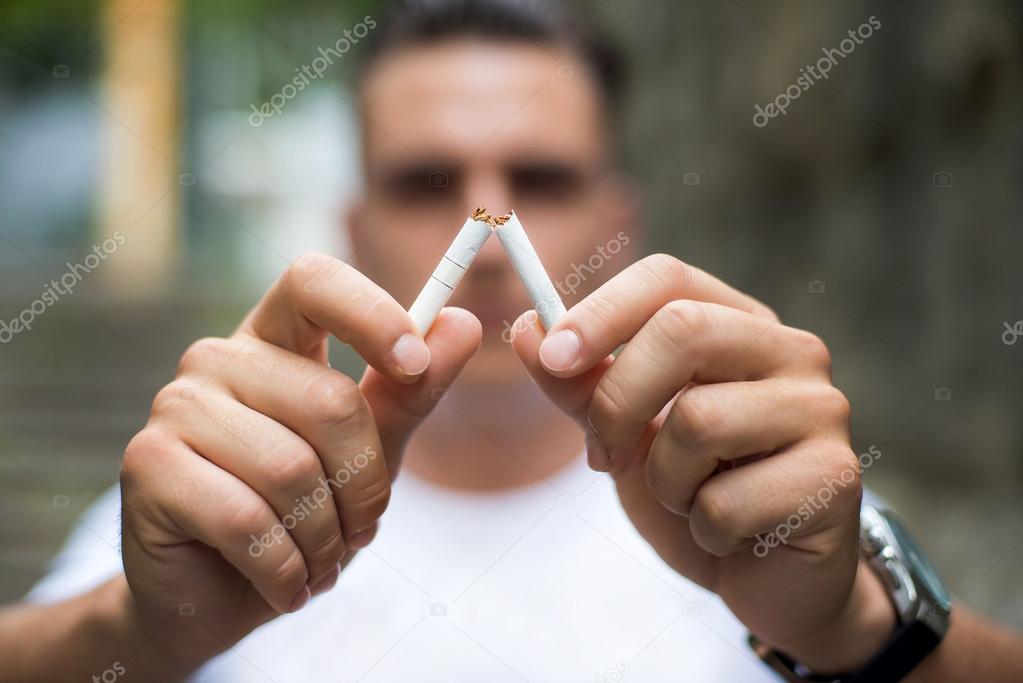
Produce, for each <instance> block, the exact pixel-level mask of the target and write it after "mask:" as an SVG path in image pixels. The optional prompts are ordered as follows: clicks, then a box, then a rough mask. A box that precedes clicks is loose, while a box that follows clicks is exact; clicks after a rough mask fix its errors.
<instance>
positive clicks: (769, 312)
mask: <svg viewBox="0 0 1023 683" xmlns="http://www.w3.org/2000/svg"><path fill="white" fill-rule="evenodd" d="M752 313H753V315H755V316H757V317H758V318H764V319H766V320H770V321H771V322H773V323H780V322H781V317H780V316H779V315H778V314H777V313H776V312H775V310H774V309H773V308H771V307H770V306H768V305H767V304H764V303H761V302H759V301H758V302H756V304H755V305H754V306H753V311H752Z"/></svg>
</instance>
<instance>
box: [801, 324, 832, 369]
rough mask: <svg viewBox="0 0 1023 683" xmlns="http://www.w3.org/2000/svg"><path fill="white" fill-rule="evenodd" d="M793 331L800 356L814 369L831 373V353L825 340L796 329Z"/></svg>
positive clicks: (811, 333)
mask: <svg viewBox="0 0 1023 683" xmlns="http://www.w3.org/2000/svg"><path fill="white" fill-rule="evenodd" d="M792 329H793V331H794V333H795V337H796V344H797V345H798V348H799V355H800V356H801V357H802V358H804V359H805V360H806V362H807V363H809V364H810V365H812V366H813V367H815V368H821V369H823V370H825V371H829V372H830V370H831V352H830V351H828V345H827V344H825V343H824V340H823V339H821V338H820V337H818V336H817V335H816V334H814V333H813V332H807V331H806V330H800V329H796V328H792Z"/></svg>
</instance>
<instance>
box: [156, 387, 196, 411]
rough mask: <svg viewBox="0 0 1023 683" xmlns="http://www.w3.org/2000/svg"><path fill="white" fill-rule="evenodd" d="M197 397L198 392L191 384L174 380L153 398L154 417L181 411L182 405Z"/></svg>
mask: <svg viewBox="0 0 1023 683" xmlns="http://www.w3.org/2000/svg"><path fill="white" fill-rule="evenodd" d="M195 396H196V390H195V388H194V387H193V386H192V384H191V383H189V382H185V381H182V380H179V379H178V380H174V381H173V382H171V383H170V384H168V385H166V386H164V387H163V388H162V389H160V390H159V391H158V392H156V396H154V397H153V407H152V411H151V414H152V415H167V414H168V413H171V412H173V411H176V410H180V409H181V403H182V402H183V401H188V400H191V399H193V398H195Z"/></svg>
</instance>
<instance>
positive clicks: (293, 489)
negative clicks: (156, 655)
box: [121, 254, 481, 665]
mask: <svg viewBox="0 0 1023 683" xmlns="http://www.w3.org/2000/svg"><path fill="white" fill-rule="evenodd" d="M328 334H332V335H334V336H336V337H337V338H339V339H340V340H342V341H343V342H345V343H348V344H350V345H351V346H352V347H353V348H354V349H355V351H356V352H358V353H359V355H361V356H362V357H363V358H364V359H365V360H366V361H367V363H368V364H369V366H370V367H369V368H368V369H367V371H366V373H365V375H364V376H363V378H362V380H361V382H359V383H356V382H355V381H354V380H352V379H350V378H348V377H346V376H345V375H343V374H341V373H339V372H337V371H335V370H332V369H331V368H330V367H329V366H328V364H327V336H328ZM480 338H481V331H480V324H479V321H478V320H476V318H475V317H473V316H472V315H471V314H469V313H468V312H466V311H463V310H460V309H446V310H445V311H444V312H443V313H442V315H441V316H440V317H439V318H438V320H437V322H436V324H435V325H434V327H433V329H432V331H431V333H430V335H429V339H427V340H426V343H424V342H423V340H422V339H421V338H420V337H419V336H418V332H417V330H416V328H415V326H414V324H413V322H412V320H411V319H410V318H409V316H408V315H407V314H406V312H405V311H404V310H403V309H402V307H401V306H400V305H399V304H398V303H397V302H396V301H395V300H394V299H392V298H391V297H390V296H389V295H388V294H387V293H386V292H385V291H384V290H382V289H381V288H380V287H378V286H377V285H375V284H374V283H372V282H371V281H370V280H368V279H367V278H365V277H364V276H363V275H361V274H360V273H359V272H357V271H356V270H354V269H353V268H351V267H350V266H348V265H346V264H344V263H342V262H340V261H337V260H334V259H332V258H329V257H327V256H322V255H317V254H311V255H307V256H304V257H302V258H300V259H298V260H297V261H296V262H295V263H294V264H293V265H292V266H291V267H290V268H289V269H288V270H287V272H286V273H285V274H284V275H283V276H282V277H281V278H280V280H278V282H277V283H276V284H275V285H274V286H273V287H272V288H271V289H270V291H269V292H268V293H267V294H266V296H265V297H264V299H263V300H262V302H261V303H260V304H259V305H258V306H257V307H256V308H255V309H254V310H253V311H252V313H250V314H249V316H248V317H247V318H246V320H245V321H244V322H243V323H242V325H241V327H240V328H239V329H238V330H237V332H236V333H235V334H234V335H232V336H231V337H230V338H229V339H205V340H202V341H199V342H197V343H195V344H194V345H193V346H192V347H191V348H189V350H188V351H187V352H186V353H185V355H184V357H183V358H182V360H181V365H180V369H179V372H178V376H177V378H176V379H175V380H174V381H173V382H172V383H171V384H169V385H168V386H167V387H165V388H164V389H163V390H162V391H160V393H159V394H158V395H157V397H156V400H155V401H154V403H153V410H152V414H151V417H150V420H149V422H148V424H147V425H146V427H145V429H144V430H143V431H142V432H140V433H139V434H138V435H137V436H136V437H135V438H134V439H133V440H132V441H131V443H130V444H129V445H128V448H127V450H126V452H125V457H124V464H123V467H122V470H121V486H122V501H123V556H124V566H125V574H126V576H127V579H128V584H129V585H130V589H131V596H130V598H131V603H132V605H133V610H134V612H135V613H136V615H137V618H138V619H140V620H141V621H140V623H141V624H142V628H145V629H148V630H150V631H151V633H152V634H153V636H154V638H155V639H156V640H157V641H159V642H161V643H163V644H166V647H167V649H168V650H169V651H170V654H171V656H172V657H182V658H188V659H189V660H190V661H192V662H193V663H194V664H195V665H198V664H199V663H201V662H202V661H204V660H205V659H207V658H209V657H210V656H212V655H213V654H216V653H217V652H219V651H222V650H224V649H225V648H227V647H229V646H231V645H232V644H234V643H235V642H236V641H237V640H239V639H240V638H242V637H243V636H244V635H245V634H247V633H248V632H249V631H251V630H252V629H253V628H254V627H255V626H257V625H259V624H261V623H263V622H265V621H267V620H269V619H271V618H273V617H274V616H276V615H277V614H281V613H284V612H290V611H294V610H297V609H300V608H301V607H302V606H303V605H304V604H305V603H306V602H307V601H308V600H309V598H310V595H316V594H317V593H320V592H323V591H325V590H328V589H329V588H331V587H332V586H333V585H334V583H335V582H336V581H337V578H338V574H339V573H340V571H341V568H342V566H344V564H345V563H346V562H347V561H348V560H349V559H350V558H351V556H352V553H353V551H354V550H355V549H358V548H361V547H364V546H365V545H366V544H368V543H369V542H370V540H372V537H373V534H374V533H375V530H376V525H377V520H378V518H379V517H380V515H381V514H382V513H383V512H384V509H385V508H386V507H387V503H388V499H389V497H390V490H391V489H390V486H391V480H392V479H393V478H394V476H395V474H396V473H397V471H398V466H399V462H400V459H401V454H402V451H403V449H404V445H405V442H406V440H407V438H408V436H409V435H410V433H411V431H412V430H413V429H414V428H415V427H416V426H417V425H418V424H419V422H420V421H421V420H422V419H423V418H424V417H425V416H426V415H427V414H428V413H429V411H430V410H431V408H432V407H433V406H434V405H435V400H434V399H435V395H432V392H433V391H435V390H437V389H438V388H442V387H446V386H448V385H450V384H451V382H452V381H453V380H454V378H455V377H456V375H457V374H458V373H459V372H460V370H461V369H462V367H463V366H464V365H465V363H466V362H467V361H468V360H469V359H470V358H471V356H472V355H473V354H474V353H475V351H476V350H477V348H478V346H479V343H480Z"/></svg>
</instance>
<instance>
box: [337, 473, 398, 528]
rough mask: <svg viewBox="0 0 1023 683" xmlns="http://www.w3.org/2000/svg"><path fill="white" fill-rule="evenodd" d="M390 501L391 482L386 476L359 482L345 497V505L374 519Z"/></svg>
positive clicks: (382, 512) (361, 514)
mask: <svg viewBox="0 0 1023 683" xmlns="http://www.w3.org/2000/svg"><path fill="white" fill-rule="evenodd" d="M353 488H354V487H353ZM390 501H391V482H390V480H389V479H388V478H387V477H379V478H375V479H373V480H372V481H369V482H366V483H365V484H361V485H360V486H358V487H357V488H355V490H353V491H351V492H350V494H349V496H348V497H347V500H346V505H347V506H350V507H351V508H353V509H354V510H357V511H358V514H359V515H360V517H367V518H370V519H371V520H375V519H377V518H378V517H380V515H382V514H384V511H385V510H387V505H388V504H389V503H390ZM363 526H366V525H363ZM351 531H352V532H356V531H361V529H351Z"/></svg>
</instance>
